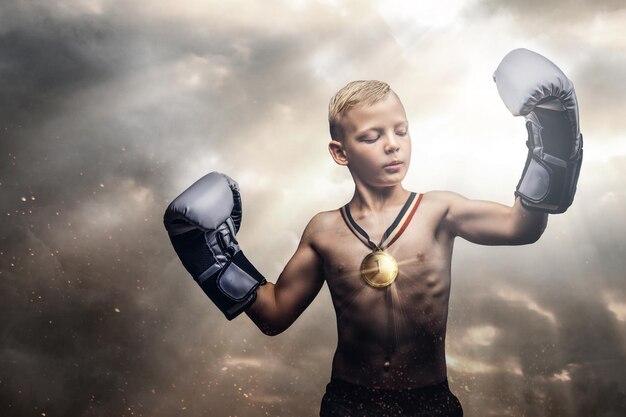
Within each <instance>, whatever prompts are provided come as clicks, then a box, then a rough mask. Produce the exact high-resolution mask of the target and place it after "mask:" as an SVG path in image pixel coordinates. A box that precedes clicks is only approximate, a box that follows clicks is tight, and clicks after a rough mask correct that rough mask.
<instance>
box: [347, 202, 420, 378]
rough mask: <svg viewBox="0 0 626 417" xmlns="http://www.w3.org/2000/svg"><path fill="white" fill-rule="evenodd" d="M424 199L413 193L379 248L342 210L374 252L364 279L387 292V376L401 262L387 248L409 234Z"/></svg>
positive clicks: (365, 264)
mask: <svg viewBox="0 0 626 417" xmlns="http://www.w3.org/2000/svg"><path fill="white" fill-rule="evenodd" d="M421 199H422V194H420V195H419V196H416V193H411V195H410V196H409V198H408V199H407V201H406V203H404V206H403V207H402V210H400V213H399V214H398V216H397V217H396V219H395V220H394V222H393V223H392V224H391V226H389V227H388V228H387V230H386V231H385V233H384V234H383V237H382V239H381V241H380V243H379V244H378V245H377V244H375V243H374V242H372V241H371V240H370V237H369V235H368V234H367V232H366V231H365V230H363V229H362V228H361V227H360V226H359V225H358V224H357V223H356V221H354V219H353V218H352V214H350V207H349V206H348V204H346V205H345V206H343V207H342V208H341V217H343V220H344V221H345V222H346V225H347V226H348V228H349V229H350V230H351V231H352V232H353V233H354V235H355V236H356V237H357V238H358V239H359V240H360V241H361V242H363V243H364V244H365V245H366V246H368V247H369V248H370V249H372V252H371V253H369V254H368V255H367V256H366V257H365V258H363V261H362V262H361V277H362V278H363V280H364V281H365V282H366V283H367V284H368V285H370V286H372V287H375V288H385V291H386V293H385V299H386V303H387V314H388V316H387V317H388V323H387V329H388V330H387V337H388V346H387V354H386V355H385V362H384V363H383V369H384V370H385V372H387V371H389V369H391V359H392V356H393V353H394V352H395V350H396V336H395V327H396V326H395V322H394V317H393V297H392V294H391V289H392V287H390V285H391V284H392V283H393V282H394V281H395V279H396V277H397V276H398V262H396V260H395V259H394V257H393V256H391V255H390V254H389V253H387V252H385V248H388V247H389V246H391V244H392V243H393V242H395V241H396V240H397V239H398V238H399V237H400V235H401V234H402V233H403V232H404V231H405V230H406V228H407V226H408V224H409V222H410V221H411V218H412V217H413V214H415V210H417V206H419V203H420V201H421Z"/></svg>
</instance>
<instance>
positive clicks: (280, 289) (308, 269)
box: [246, 215, 324, 336]
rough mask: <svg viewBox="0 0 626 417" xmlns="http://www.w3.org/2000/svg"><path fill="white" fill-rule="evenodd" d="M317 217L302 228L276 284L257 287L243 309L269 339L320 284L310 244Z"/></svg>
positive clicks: (293, 317) (286, 324) (300, 309)
mask: <svg viewBox="0 0 626 417" xmlns="http://www.w3.org/2000/svg"><path fill="white" fill-rule="evenodd" d="M317 216H319V215H317ZM317 216H315V217H313V219H311V221H310V222H309V224H308V225H307V227H306V228H305V230H304V233H303V234H302V239H301V240H300V244H299V245H298V248H297V249H296V252H295V253H294V255H293V256H292V257H291V259H290V260H289V262H288V263H287V265H286V266H285V269H284V270H283V272H282V273H281V274H280V276H279V277H278V280H277V281H276V284H273V283H271V282H268V283H267V285H263V286H261V287H259V289H258V291H257V298H256V301H255V302H254V303H253V304H252V305H251V306H250V308H248V309H247V310H246V314H247V315H248V317H250V319H252V321H253V322H254V323H255V324H256V325H257V326H258V328H259V329H260V330H261V331H262V332H263V333H265V334H267V335H269V336H274V335H277V334H279V333H281V332H283V331H285V330H286V329H287V328H288V327H289V326H291V324H292V323H293V322H294V321H295V320H296V319H297V318H298V317H299V316H300V314H302V312H303V311H304V310H305V309H306V308H307V307H308V306H309V304H311V302H312V301H313V299H314V298H315V296H317V294H318V293H319V291H320V289H321V288H322V285H323V284H324V275H323V271H322V260H321V258H320V255H319V254H318V253H317V252H316V250H315V248H314V246H313V241H312V238H313V236H314V233H315V232H314V230H315V228H316V227H317V226H316V224H317Z"/></svg>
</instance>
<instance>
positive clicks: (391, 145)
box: [385, 134, 400, 154]
mask: <svg viewBox="0 0 626 417" xmlns="http://www.w3.org/2000/svg"><path fill="white" fill-rule="evenodd" d="M399 150H400V145H399V144H398V141H397V140H396V139H395V138H394V137H393V134H392V135H387V141H386V142H385V153H387V154H389V153H393V152H397V151H399Z"/></svg>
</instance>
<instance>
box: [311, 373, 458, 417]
mask: <svg viewBox="0 0 626 417" xmlns="http://www.w3.org/2000/svg"><path fill="white" fill-rule="evenodd" d="M369 416H376V417H391V416H405V417H409V416H411V417H435V416H446V417H462V416H463V409H462V408H461V402H460V401H459V399H458V398H457V397H456V396H455V395H454V394H452V392H451V391H450V388H449V387H448V380H447V379H445V380H444V381H443V382H440V383H438V384H435V385H430V386H427V387H420V388H408V389H402V390H384V389H376V388H369V387H364V386H361V385H355V384H352V383H350V382H347V381H344V380H341V379H338V378H334V377H333V378H331V380H330V383H328V385H326V393H325V394H324V397H323V398H322V407H321V409H320V417H369Z"/></svg>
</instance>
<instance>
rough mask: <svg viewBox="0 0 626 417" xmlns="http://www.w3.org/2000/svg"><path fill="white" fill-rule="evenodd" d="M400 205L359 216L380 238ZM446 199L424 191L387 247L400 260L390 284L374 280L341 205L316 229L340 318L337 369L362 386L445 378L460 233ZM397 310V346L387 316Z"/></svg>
mask: <svg viewBox="0 0 626 417" xmlns="http://www.w3.org/2000/svg"><path fill="white" fill-rule="evenodd" d="M400 209H401V206H397V207H390V208H388V209H387V210H386V211H385V212H384V213H359V212H358V211H356V210H354V209H353V210H352V216H353V218H354V220H355V221H356V222H357V223H358V225H359V226H361V227H362V228H363V229H364V230H365V231H367V233H368V234H369V236H370V238H371V240H372V241H374V242H376V243H378V242H380V240H381V236H382V235H383V233H384V232H385V230H386V229H387V227H389V225H390V224H391V223H392V222H393V220H394V219H395V217H396V215H397V214H398V212H399V211H400ZM444 216H445V209H444V208H443V205H441V204H440V203H438V202H437V199H436V198H431V197H430V195H429V193H426V194H424V196H423V198H422V201H421V202H420V205H419V207H418V208H417V211H416V212H415V215H414V216H413V218H412V220H411V222H410V223H409V225H408V227H407V229H406V230H405V231H404V233H403V234H402V235H401V237H400V238H399V239H398V240H397V241H396V242H394V243H393V244H392V245H391V246H390V247H389V248H388V249H387V252H388V253H390V254H391V255H392V256H393V257H394V258H395V259H396V260H397V261H398V264H399V273H398V277H397V278H396V280H395V281H394V282H393V283H392V284H391V286H390V287H389V288H390V290H391V293H392V296H393V297H392V299H393V302H392V307H391V309H389V307H388V304H387V303H386V299H385V294H386V291H387V289H386V288H375V287H371V286H369V285H367V283H366V282H365V281H364V280H363V279H362V278H361V276H360V272H359V267H360V264H361V261H362V260H363V258H364V257H365V256H366V255H367V254H368V253H370V252H371V249H369V248H368V247H367V246H365V244H363V243H362V242H361V241H360V240H359V239H357V237H356V236H355V235H354V234H353V233H352V232H351V231H350V229H349V228H348V227H347V226H346V224H345V222H344V220H343V219H342V217H341V214H340V211H339V210H333V211H329V212H324V213H322V215H321V216H320V221H319V223H318V225H317V226H318V227H316V228H315V231H314V233H313V235H312V246H313V247H314V248H315V250H316V251H317V252H318V253H319V254H320V256H321V258H322V260H323V271H324V275H325V279H326V281H327V283H328V287H329V289H330V293H331V297H332V301H333V305H334V307H335V312H336V316H337V332H338V345H337V350H336V352H335V356H334V359H333V367H332V375H333V376H335V377H338V378H341V379H344V380H346V381H349V382H353V383H355V384H360V385H365V386H370V387H378V388H385V389H402V388H408V387H420V386H426V385H432V384H436V383H438V382H441V381H443V380H444V379H445V378H446V361H445V337H446V323H447V317H448V300H449V295H450V264H451V258H452V248H453V243H454V237H453V236H452V235H451V234H450V233H449V232H447V231H446V230H444V229H443V228H442V227H441V226H440V225H441V224H442V218H443V217H444ZM389 313H391V314H393V321H394V323H395V326H393V327H395V329H393V330H392V333H391V334H392V335H393V337H395V348H394V351H393V354H392V355H391V361H390V363H391V365H390V366H389V367H388V369H387V370H385V369H384V366H383V365H384V362H385V360H386V355H387V353H388V351H389V350H390V348H389V346H390V344H389V339H388V327H389V326H388V324H389V316H388V314H389Z"/></svg>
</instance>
